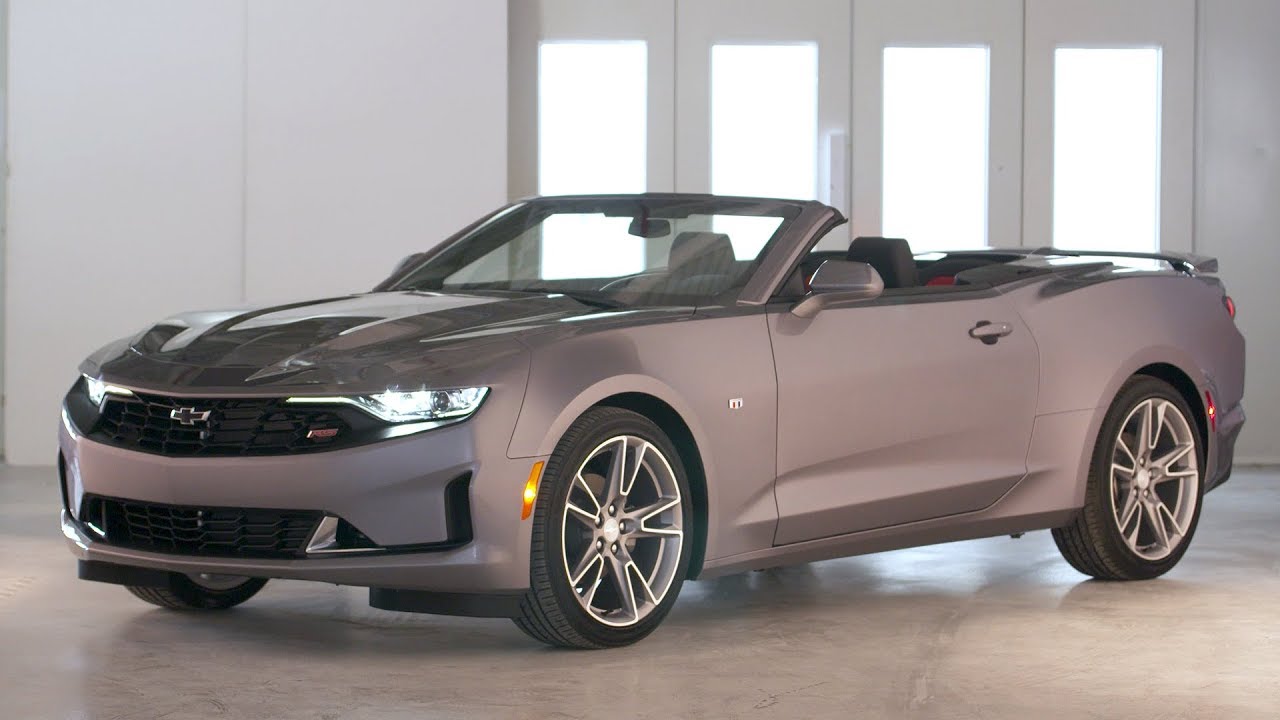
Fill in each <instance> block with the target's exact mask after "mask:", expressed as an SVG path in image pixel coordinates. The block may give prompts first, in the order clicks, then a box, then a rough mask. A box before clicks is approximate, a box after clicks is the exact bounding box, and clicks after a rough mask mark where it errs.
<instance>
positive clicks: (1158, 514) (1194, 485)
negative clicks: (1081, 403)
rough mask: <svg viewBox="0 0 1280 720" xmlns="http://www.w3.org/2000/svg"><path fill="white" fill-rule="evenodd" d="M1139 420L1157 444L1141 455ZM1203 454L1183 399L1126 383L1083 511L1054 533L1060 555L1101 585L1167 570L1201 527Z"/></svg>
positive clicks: (1097, 454) (1157, 383)
mask: <svg viewBox="0 0 1280 720" xmlns="http://www.w3.org/2000/svg"><path fill="white" fill-rule="evenodd" d="M1175 410H1176V413H1174V411H1175ZM1144 416H1145V417H1146V418H1149V419H1148V420H1145V422H1149V423H1150V426H1152V427H1155V429H1156V432H1155V436H1154V440H1153V442H1154V444H1155V447H1154V448H1151V449H1149V450H1147V451H1146V452H1143V451H1142V442H1141V440H1140V433H1141V432H1142V427H1143V423H1144ZM1188 445H1189V446H1190V447H1188ZM1130 446H1132V447H1134V448H1136V454H1135V451H1134V450H1131V449H1130ZM1178 453H1181V454H1180V455H1178V456H1177V459H1176V460H1174V461H1173V462H1170V463H1168V464H1167V467H1161V466H1162V465H1164V462H1163V461H1164V460H1167V459H1169V458H1172V457H1174V456H1175V455H1176V454H1178ZM1204 453H1205V449H1204V443H1203V441H1202V440H1201V438H1200V434H1199V431H1198V429H1197V425H1196V420H1195V415H1194V414H1193V411H1192V410H1191V408H1190V407H1189V406H1188V405H1187V401H1186V400H1185V399H1183V397H1182V395H1180V394H1179V393H1178V391H1176V390H1175V389H1174V388H1173V387H1172V386H1171V385H1169V384H1168V383H1166V382H1164V381H1163V380H1158V379H1156V378H1152V377H1147V376H1142V375H1138V376H1134V377H1132V378H1130V379H1129V380H1128V382H1126V383H1125V384H1124V386H1123V387H1121V388H1120V392H1119V394H1117V396H1116V399H1115V401H1114V402H1113V403H1112V404H1111V408H1110V409H1109V410H1108V411H1107V415H1106V417H1104V418H1103V421H1102V427H1101V429H1100V430H1099V432H1098V439H1097V441H1096V443H1095V446H1094V451H1093V456H1092V459H1091V461H1090V464H1089V478H1088V482H1087V485H1086V488H1085V501H1084V507H1083V508H1082V509H1081V511H1080V513H1079V514H1078V515H1077V516H1076V518H1075V521H1074V522H1072V523H1071V524H1070V525H1068V526H1066V527H1062V528H1058V529H1056V530H1054V531H1053V539H1054V542H1056V543H1057V545H1058V550H1059V551H1060V552H1061V553H1062V556H1063V557H1064V558H1066V560H1067V562H1068V563H1070V564H1071V566H1072V567H1074V568H1075V569H1076V570H1079V571H1080V572H1082V573H1084V574H1085V575H1091V576H1093V577H1095V578H1097V579H1099V580H1147V579H1150V578H1155V577H1159V576H1160V575H1163V574H1165V573H1166V572H1168V571H1169V570H1170V569H1172V568H1173V566H1174V565H1177V564H1178V561H1179V560H1181V559H1182V556H1183V554H1184V553H1186V551H1187V547H1188V546H1189V545H1190V544H1191V538H1192V536H1194V534H1195V530H1196V526H1197V525H1198V524H1199V522H1200V508H1201V505H1202V504H1203V501H1204V464H1205V463H1204ZM1126 471H1128V472H1126ZM1131 501H1132V503H1133V504H1130V502H1131ZM1157 521H1158V522H1159V523H1160V525H1159V527H1157V525H1156V522H1157ZM1160 528H1163V533H1164V535H1163V537H1162V536H1161V530H1160Z"/></svg>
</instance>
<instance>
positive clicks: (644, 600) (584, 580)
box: [563, 435, 684, 627]
mask: <svg viewBox="0 0 1280 720" xmlns="http://www.w3.org/2000/svg"><path fill="white" fill-rule="evenodd" d="M680 503H681V497H680V486H679V484H678V483H677V482H676V477H675V472H674V471H672V469H671V464H670V462H668V460H667V458H666V456H664V455H663V454H662V451H660V450H659V449H658V448H656V447H654V446H653V444H652V443H650V442H649V441H647V440H645V439H643V438H640V437H636V436H634V435H619V436H617V437H613V438H609V439H608V440H605V441H604V442H603V443H600V445H599V446H598V447H596V449H595V450H594V451H592V453H591V454H590V455H589V456H588V457H587V459H586V460H585V461H583V463H582V466H581V467H579V468H578V471H577V472H576V473H575V474H574V477H573V486H572V487H571V489H570V492H569V498H568V500H567V501H566V502H565V504H564V518H563V530H564V533H563V535H564V560H565V566H564V567H565V572H566V573H567V577H568V580H569V584H570V585H572V586H573V588H574V593H575V595H576V596H577V598H578V602H579V603H580V604H581V606H582V608H583V609H584V610H586V611H587V612H589V613H591V614H592V615H593V616H595V617H596V618H597V619H598V620H599V621H600V622H602V623H604V624H606V625H613V626H615V627H622V626H626V625H633V624H635V623H637V622H639V621H640V620H642V619H644V617H645V616H646V615H648V614H649V613H650V612H652V611H653V610H654V608H656V607H658V605H659V604H661V603H662V599H663V598H664V597H666V594H667V591H668V590H669V589H670V588H671V581H672V580H673V579H675V575H676V570H677V568H678V566H679V564H680V546H681V545H682V543H683V541H684V530H683V525H684V516H683V513H682V512H681V507H680Z"/></svg>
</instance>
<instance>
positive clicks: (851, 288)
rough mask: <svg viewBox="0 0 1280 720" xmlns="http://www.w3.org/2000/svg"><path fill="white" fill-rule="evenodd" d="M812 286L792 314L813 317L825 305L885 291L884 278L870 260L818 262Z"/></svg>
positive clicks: (873, 296) (846, 301)
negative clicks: (864, 261)
mask: <svg viewBox="0 0 1280 720" xmlns="http://www.w3.org/2000/svg"><path fill="white" fill-rule="evenodd" d="M809 287H810V289H811V292H810V293H809V295H808V296H807V297H806V298H805V299H804V300H801V301H800V302H799V303H797V304H796V306H795V307H793V308H791V314H792V315H795V316H797V317H802V318H811V317H813V316H814V315H817V314H818V313H819V312H821V311H822V309H823V308H827V307H832V306H834V305H843V304H846V303H851V302H857V301H859V300H873V299H875V298H878V297H880V293H882V292H884V280H882V279H881V278H880V273H878V272H876V269H875V268H873V267H871V266H870V265H868V264H866V263H860V262H853V261H852V260H828V261H826V262H824V263H822V264H821V265H819V266H818V271H817V272H815V273H814V274H813V279H812V280H810V281H809Z"/></svg>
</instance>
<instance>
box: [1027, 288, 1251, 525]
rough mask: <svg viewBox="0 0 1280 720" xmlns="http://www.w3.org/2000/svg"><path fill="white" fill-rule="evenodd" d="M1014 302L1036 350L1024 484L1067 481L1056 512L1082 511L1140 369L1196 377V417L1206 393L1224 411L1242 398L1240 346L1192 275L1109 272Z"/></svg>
mask: <svg viewBox="0 0 1280 720" xmlns="http://www.w3.org/2000/svg"><path fill="white" fill-rule="evenodd" d="M1008 295H1009V297H1010V299H1011V300H1013V301H1014V303H1015V306H1016V307H1017V308H1018V311H1019V313H1021V315H1022V317H1023V319H1024V320H1025V321H1026V323H1027V325H1028V327H1029V328H1030V329H1031V332H1032V335H1033V336H1034V337H1035V340H1036V343H1037V345H1038V346H1039V349H1040V389H1039V401H1038V404H1037V409H1036V428H1035V431H1034V432H1033V437H1032V445H1031V449H1030V452H1029V455H1028V463H1027V464H1028V471H1029V474H1028V478H1027V482H1032V483H1034V482H1036V478H1037V477H1038V476H1040V477H1048V476H1059V475H1061V476H1062V477H1061V478H1060V479H1055V480H1053V482H1055V483H1058V484H1059V485H1060V486H1061V487H1062V491H1063V493H1067V492H1069V493H1070V494H1069V495H1065V494H1064V495H1058V497H1057V500H1055V501H1052V502H1051V504H1054V503H1060V502H1062V501H1069V503H1070V504H1071V505H1073V506H1079V505H1081V504H1083V502H1084V486H1085V481H1086V478H1087V472H1088V464H1089V458H1090V454H1091V452H1092V450H1093V447H1094V443H1095V441H1096V438H1097V433H1098V428H1099V427H1100V426H1101V424H1102V420H1103V417H1104V416H1105V415H1106V411H1107V409H1108V408H1109V406H1110V404H1111V402H1112V400H1113V399H1114V398H1115V396H1116V394H1117V393H1118V392H1119V390H1120V387H1121V386H1122V385H1123V384H1124V382H1125V381H1126V380H1127V379H1128V378H1129V377H1131V376H1132V375H1133V374H1134V373H1136V372H1137V371H1138V370H1140V369H1141V368H1143V367H1145V366H1147V365H1151V364H1153V363H1165V364H1169V365H1173V366H1174V367H1176V368H1178V369H1180V370H1181V371H1182V372H1183V373H1185V374H1186V375H1187V376H1188V377H1190V378H1191V380H1192V381H1193V382H1194V383H1195V385H1196V387H1197V388H1198V389H1199V391H1200V392H1199V393H1198V394H1199V396H1200V398H1201V402H1200V403H1198V404H1193V407H1192V409H1193V410H1194V411H1195V412H1197V413H1203V412H1204V404H1203V401H1202V399H1203V393H1204V391H1205V390H1210V391H1211V392H1212V393H1213V396H1214V400H1215V403H1216V404H1217V406H1218V407H1219V408H1220V409H1222V410H1226V409H1229V408H1233V407H1235V406H1236V405H1237V404H1238V403H1239V402H1240V400H1241V397H1242V396H1243V394H1244V338H1243V337H1242V336H1241V335H1240V333H1239V331H1238V330H1237V329H1236V327H1235V323H1234V322H1233V321H1232V320H1231V318H1230V316H1229V315H1228V314H1227V312H1226V309H1225V308H1224V307H1223V304H1222V292H1221V289H1220V288H1219V287H1217V286H1215V285H1211V284H1209V283H1206V282H1204V281H1203V280H1200V279H1197V278H1194V277H1190V276H1186V275H1172V274H1141V275H1131V276H1125V275H1122V274H1111V273H1109V274H1106V275H1104V276H1102V277H1099V278H1092V279H1071V278H1053V279H1049V280H1047V281H1040V282H1036V283H1033V284H1031V285H1027V286H1023V287H1020V288H1017V289H1015V290H1013V291H1011V292H1009V293H1008ZM1215 445H1216V443H1215V438H1214V436H1213V434H1212V433H1210V438H1209V447H1208V448H1207V452H1208V460H1209V463H1208V465H1207V466H1208V467H1214V466H1215V457H1214V453H1215V452H1216V447H1215ZM1064 446H1066V447H1064ZM1067 448H1071V449H1070V450H1068V449H1067ZM1055 495H1057V494H1056V493H1055ZM1046 497H1047V496H1046Z"/></svg>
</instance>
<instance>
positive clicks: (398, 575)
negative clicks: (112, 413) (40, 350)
mask: <svg viewBox="0 0 1280 720" xmlns="http://www.w3.org/2000/svg"><path fill="white" fill-rule="evenodd" d="M493 409H495V408H490V410H493ZM486 415H487V416H488V418H487V420H488V423H487V424H486V421H485V420H486V418H484V417H483V416H486ZM494 424H497V425H498V427H493V425H494ZM502 425H503V423H502V422H501V420H500V419H499V418H498V414H497V413H493V412H489V413H484V412H482V413H478V414H477V416H476V417H475V418H472V419H471V420H469V421H467V422H464V423H459V424H457V425H453V426H449V427H446V428H441V429H438V430H432V431H428V432H424V433H419V434H416V435H410V436H407V437H403V438H399V439H395V440H388V441H384V442H380V443H375V444H371V445H362V446H358V447H354V448H349V449H343V450H333V451H328V452H319V453H309V454H304V455H292V456H270V457H183V458H172V457H164V456H159V455H152V454H148V453H142V452H136V451H132V450H126V449H122V448H117V447H113V446H109V445H104V444H101V443H98V442H95V441H92V440H89V439H87V438H85V437H83V436H82V435H80V434H79V433H78V432H77V430H76V429H75V427H74V425H73V424H72V423H71V422H70V421H69V420H67V419H66V418H65V416H64V421H63V422H62V424H61V429H60V432H59V446H60V450H61V458H60V463H59V465H60V467H61V468H62V473H61V474H62V478H61V480H62V484H63V488H62V489H63V497H64V500H65V503H64V508H63V514H62V529H63V534H64V535H65V536H66V538H67V542H68V545H69V547H70V548H71V549H72V551H73V552H74V553H75V555H76V556H77V557H78V558H79V559H80V560H82V561H86V562H88V563H108V564H111V565H114V566H123V567H126V568H128V567H136V568H146V569H151V570H163V571H169V572H179V573H186V574H193V573H214V574H226V575H247V576H252V577H267V578H288V579H296V580H315V581H320V582H328V583H335V584H340V585H356V586H366V587H371V588H379V589H386V588H393V589H397V590H405V591H431V592H432V593H445V594H499V595H501V594H514V593H520V592H523V591H524V590H525V589H527V588H528V586H529V543H530V523H529V522H527V521H526V522H521V521H520V503H521V497H522V492H523V489H524V484H525V482H526V481H527V479H528V475H529V468H530V465H531V463H533V462H535V461H536V460H538V458H531V459H517V460H512V459H509V458H507V457H506V453H505V443H506V441H507V440H508V439H509V437H510V432H509V428H507V432H506V434H505V435H504V434H503V433H502V430H503V427H502ZM486 433H491V434H488V435H486ZM486 437H489V438H495V439H496V440H497V442H494V443H491V444H492V445H494V446H496V447H493V448H492V449H489V448H487V447H486V444H485V443H484V442H482V439H483V438H486ZM467 476H469V477H470V484H469V489H468V496H467V498H466V499H467V506H468V508H467V513H468V515H469V517H468V518H466V520H467V522H468V523H469V525H470V533H469V535H470V541H469V542H465V544H460V545H457V544H455V545H449V543H448V541H449V539H450V536H451V533H453V534H454V535H455V536H456V525H457V524H458V518H456V517H454V515H456V512H452V514H451V509H450V507H449V503H448V501H447V493H446V488H447V487H448V486H449V484H450V483H452V482H454V481H456V480H457V479H458V478H460V477H467ZM86 495H95V496H103V497H110V498H120V499H126V500H133V501H139V502H146V503H157V504H166V505H179V506H192V507H253V508H271V509H281V510H314V511H321V512H324V513H326V514H332V515H334V516H337V517H341V518H343V519H345V520H347V521H348V522H350V523H351V524H353V525H354V526H355V527H357V528H359V530H360V531H362V532H363V533H364V534H365V535H367V536H368V537H369V539H370V540H372V541H373V542H374V543H376V544H377V545H379V546H383V547H385V548H387V549H386V550H375V551H372V552H361V553H350V554H335V555H327V556H319V555H315V556H302V557H297V558H288V559H277V558H245V557H213V556H205V555H187V554H182V555H179V554H168V553H159V552H150V551H145V550H140V549H136V548H131V547H124V546H119V545H113V544H110V542H109V541H102V540H99V539H96V536H95V535H94V534H93V533H92V532H89V531H88V530H87V529H86V527H85V525H84V524H83V523H82V522H81V521H80V520H79V519H77V518H76V517H75V513H76V512H77V510H78V508H80V507H81V502H82V500H83V498H84V497H85V496H86ZM451 526H454V527H451ZM421 547H430V548H432V549H430V550H424V551H412V550H413V549H414V548H421ZM442 547H443V549H440V548H442ZM92 579H97V578H92ZM405 597H410V595H405ZM419 600H421V598H419ZM406 602H407V601H406ZM410 604H412V603H410ZM420 604H421V603H420ZM428 604H429V603H428ZM403 609H412V608H403Z"/></svg>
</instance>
